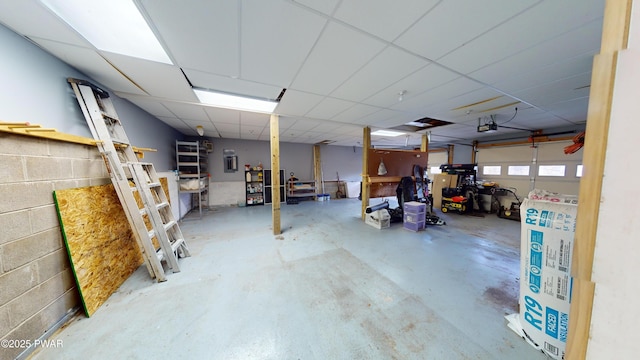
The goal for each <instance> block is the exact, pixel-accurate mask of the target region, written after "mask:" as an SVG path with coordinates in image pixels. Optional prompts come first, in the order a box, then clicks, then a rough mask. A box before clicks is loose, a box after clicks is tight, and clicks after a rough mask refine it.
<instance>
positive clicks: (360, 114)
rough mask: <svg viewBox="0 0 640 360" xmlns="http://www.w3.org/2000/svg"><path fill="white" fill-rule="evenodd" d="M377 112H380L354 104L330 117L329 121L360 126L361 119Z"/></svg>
mask: <svg viewBox="0 0 640 360" xmlns="http://www.w3.org/2000/svg"><path fill="white" fill-rule="evenodd" d="M378 110H380V108H378V107H374V106H371V105H365V104H356V105H354V106H352V107H350V108H349V109H347V110H345V111H343V112H341V113H340V114H338V115H336V116H334V117H332V118H331V120H334V121H339V122H346V123H352V124H353V123H356V124H360V123H361V119H362V118H364V117H366V116H367V115H370V114H373V113H375V112H377V111H378ZM365 124H366V123H365Z"/></svg>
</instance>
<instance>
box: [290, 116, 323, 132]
mask: <svg viewBox="0 0 640 360" xmlns="http://www.w3.org/2000/svg"><path fill="white" fill-rule="evenodd" d="M317 126H318V120H314V119H298V120H296V122H295V123H294V124H293V125H291V126H290V127H289V129H292V130H302V131H308V130H311V129H313V128H315V127H317Z"/></svg>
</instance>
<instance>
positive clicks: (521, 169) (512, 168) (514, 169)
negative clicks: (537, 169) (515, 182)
mask: <svg viewBox="0 0 640 360" xmlns="http://www.w3.org/2000/svg"><path fill="white" fill-rule="evenodd" d="M507 174H508V175H515V176H529V165H509V169H508V170H507Z"/></svg>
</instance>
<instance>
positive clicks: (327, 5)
mask: <svg viewBox="0 0 640 360" xmlns="http://www.w3.org/2000/svg"><path fill="white" fill-rule="evenodd" d="M291 2H292V3H297V4H300V5H301V6H302V7H304V8H307V9H312V10H315V11H319V12H321V13H323V14H325V15H331V14H333V12H334V11H335V9H336V5H338V3H339V2H341V0H323V1H317V0H291Z"/></svg>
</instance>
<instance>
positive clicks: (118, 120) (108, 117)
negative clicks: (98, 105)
mask: <svg viewBox="0 0 640 360" xmlns="http://www.w3.org/2000/svg"><path fill="white" fill-rule="evenodd" d="M100 113H101V114H102V117H104V118H107V119H109V120H113V121H116V122H120V119H118V118H117V117H114V116H111V115H109V114H107V113H106V112H104V111H101V112H100Z"/></svg>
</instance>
